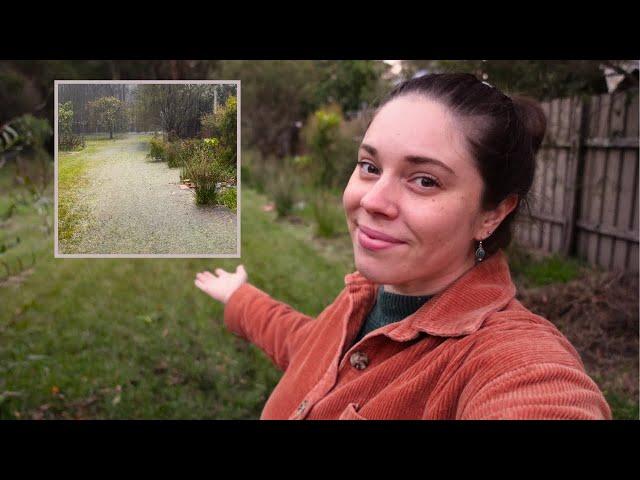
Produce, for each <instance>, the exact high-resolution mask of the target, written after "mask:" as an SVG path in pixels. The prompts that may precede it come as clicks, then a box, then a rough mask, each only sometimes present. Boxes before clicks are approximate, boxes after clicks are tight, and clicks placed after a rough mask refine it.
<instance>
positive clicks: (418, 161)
mask: <svg viewBox="0 0 640 480" xmlns="http://www.w3.org/2000/svg"><path fill="white" fill-rule="evenodd" d="M404 159H405V160H406V161H407V162H409V163H413V164H414V165H421V164H423V163H430V164H432V165H437V166H439V167H442V168H444V169H445V170H446V171H448V172H449V173H451V174H452V175H453V176H455V175H456V172H454V171H453V170H451V167H449V166H448V165H447V164H446V163H443V162H441V161H440V160H436V159H435V158H429V157H420V156H415V155H410V156H408V157H404Z"/></svg>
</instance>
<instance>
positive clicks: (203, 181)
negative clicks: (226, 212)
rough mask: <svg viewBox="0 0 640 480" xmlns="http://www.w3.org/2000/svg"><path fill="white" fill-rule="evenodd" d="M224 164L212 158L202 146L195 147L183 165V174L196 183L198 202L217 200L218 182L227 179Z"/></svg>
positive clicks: (203, 203)
mask: <svg viewBox="0 0 640 480" xmlns="http://www.w3.org/2000/svg"><path fill="white" fill-rule="evenodd" d="M225 173H226V172H225V169H224V166H222V165H220V162H219V161H217V160H216V159H211V157H210V156H209V153H208V152H207V150H206V149H205V148H203V147H202V146H199V147H195V148H194V150H193V155H192V156H191V157H190V158H189V160H187V161H186V162H185V164H184V166H183V175H184V176H185V178H189V180H191V182H193V184H194V185H195V195H196V203H197V204H199V205H205V204H211V203H215V201H216V193H217V192H216V187H217V184H218V183H220V182H222V181H224V179H225Z"/></svg>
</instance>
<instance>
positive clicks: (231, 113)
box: [201, 96, 238, 166]
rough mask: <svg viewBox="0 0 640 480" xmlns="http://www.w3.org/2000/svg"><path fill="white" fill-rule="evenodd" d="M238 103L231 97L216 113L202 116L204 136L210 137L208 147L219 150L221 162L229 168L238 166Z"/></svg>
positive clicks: (218, 154) (217, 153)
mask: <svg viewBox="0 0 640 480" xmlns="http://www.w3.org/2000/svg"><path fill="white" fill-rule="evenodd" d="M237 109H238V101H237V98H236V97H235V96H229V97H228V98H227V101H226V102H225V104H224V105H222V106H220V107H218V109H217V111H216V112H211V113H208V114H206V115H203V116H202V119H201V123H202V136H203V137H209V138H207V140H208V142H207V143H208V145H210V146H211V147H213V148H216V149H217V152H216V155H217V156H218V158H219V160H220V161H221V162H222V163H223V164H225V165H228V166H231V165H234V166H235V164H236V158H237V156H236V155H237V154H236V150H237V139H238V133H237V132H238V115H237Z"/></svg>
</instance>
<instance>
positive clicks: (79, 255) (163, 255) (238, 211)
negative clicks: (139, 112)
mask: <svg viewBox="0 0 640 480" xmlns="http://www.w3.org/2000/svg"><path fill="white" fill-rule="evenodd" d="M92 83H95V84H117V85H121V84H235V85H236V88H237V91H236V98H237V101H238V105H237V115H236V117H237V119H236V121H237V145H236V152H237V155H236V157H237V158H236V178H237V181H236V203H237V208H236V249H237V252H238V253H237V254H232V253H220V254H211V255H206V254H184V255H179V254H172V253H158V254H154V253H95V254H86V253H60V252H59V251H58V85H64V84H92ZM240 84H241V82H240V80H54V93H53V101H54V113H53V143H54V155H53V165H54V182H53V183H54V193H53V202H54V207H53V208H54V247H53V248H54V250H53V254H54V258H240V256H241V245H240V229H241V225H242V222H241V220H240V219H241V218H242V217H241V203H242V201H241V198H242V192H241V188H242V187H241V184H242V179H241V168H240V163H241V151H240V145H241V141H240V134H241V132H240V130H241V128H240V125H241V123H240V121H241V113H240V112H241V111H242V108H241V95H240Z"/></svg>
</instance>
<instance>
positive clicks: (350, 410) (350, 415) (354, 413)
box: [338, 403, 368, 420]
mask: <svg viewBox="0 0 640 480" xmlns="http://www.w3.org/2000/svg"><path fill="white" fill-rule="evenodd" d="M358 408H359V406H358V404H357V403H350V404H349V405H347V408H345V409H344V410H343V411H342V413H341V414H340V416H339V417H338V420H368V419H367V418H364V417H363V416H362V415H360V414H359V413H358Z"/></svg>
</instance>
